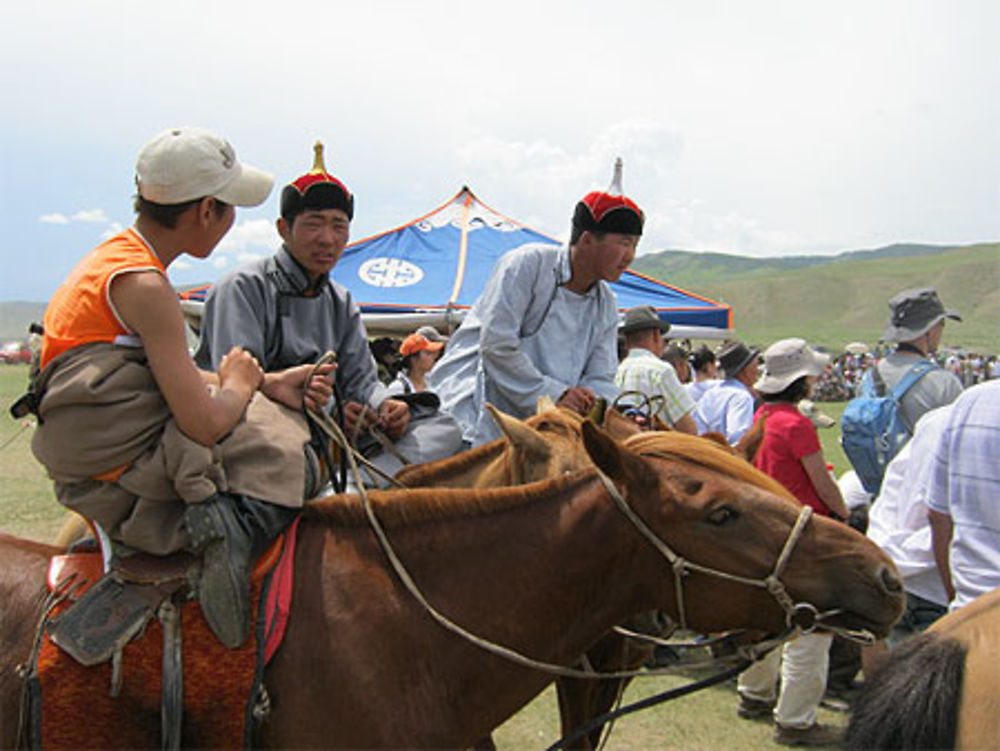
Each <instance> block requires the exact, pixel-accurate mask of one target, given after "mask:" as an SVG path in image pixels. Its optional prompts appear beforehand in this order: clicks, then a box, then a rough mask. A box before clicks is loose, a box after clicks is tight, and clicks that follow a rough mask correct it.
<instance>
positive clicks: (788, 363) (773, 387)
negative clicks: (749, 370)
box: [754, 338, 830, 394]
mask: <svg viewBox="0 0 1000 751" xmlns="http://www.w3.org/2000/svg"><path fill="white" fill-rule="evenodd" d="M829 362H830V356H829V355H824V354H822V353H820V352H816V351H815V350H814V349H812V348H811V347H810V346H809V345H808V344H806V341H805V339H797V338H796V339H782V340H780V341H777V342H775V343H774V344H772V345H771V346H770V347H768V348H767V349H766V350H764V368H763V371H762V374H761V376H760V378H759V379H758V380H757V383H755V384H754V388H755V389H757V390H758V391H759V392H760V393H762V394H777V393H780V392H782V391H784V390H785V389H786V388H788V387H789V386H790V385H791V384H792V383H793V382H794V381H795V380H796V379H799V378H801V377H802V376H818V375H821V374H822V373H823V370H824V369H825V368H826V366H827V365H828V364H829Z"/></svg>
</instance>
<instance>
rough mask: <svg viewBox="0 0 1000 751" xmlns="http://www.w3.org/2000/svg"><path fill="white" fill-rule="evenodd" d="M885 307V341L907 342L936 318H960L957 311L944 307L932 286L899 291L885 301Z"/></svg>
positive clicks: (925, 329)
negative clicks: (886, 303) (887, 314)
mask: <svg viewBox="0 0 1000 751" xmlns="http://www.w3.org/2000/svg"><path fill="white" fill-rule="evenodd" d="M889 310H890V311H891V313H890V315H889V322H888V323H887V324H886V327H885V332H884V333H883V334H882V339H883V340H885V341H887V342H911V341H913V340H914V339H919V338H920V337H922V336H923V335H924V334H926V333H927V332H928V331H930V330H931V328H932V327H933V326H935V325H936V324H937V323H938V321H941V320H943V319H945V318H951V319H953V320H955V321H961V320H962V316H960V315H959V314H958V311H957V310H945V307H944V305H942V304H941V299H940V298H939V297H938V295H937V292H936V291H935V290H934V288H933V287H922V288H920V289H908V290H905V291H903V292H900V293H899V294H898V295H896V296H895V297H893V298H892V299H891V300H889Z"/></svg>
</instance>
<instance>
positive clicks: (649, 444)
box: [622, 430, 799, 504]
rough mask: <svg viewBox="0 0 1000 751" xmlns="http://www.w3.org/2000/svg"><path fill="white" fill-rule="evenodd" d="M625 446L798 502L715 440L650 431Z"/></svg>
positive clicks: (639, 434)
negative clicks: (669, 456)
mask: <svg viewBox="0 0 1000 751" xmlns="http://www.w3.org/2000/svg"><path fill="white" fill-rule="evenodd" d="M622 445H624V446H626V447H627V448H629V449H631V450H632V451H635V452H636V453H638V454H645V455H652V454H670V455H671V456H676V457H677V458H678V459H682V460H684V461H690V462H694V463H695V464H700V465H702V466H704V467H707V468H708V469H712V470H715V471H716V472H721V473H722V474H724V475H726V476H728V477H732V478H733V479H734V480H740V481H742V482H746V483H749V484H750V485H753V486H754V487H757V488H761V489H762V490H766V491H767V492H769V493H773V494H774V495H776V496H778V497H780V498H783V499H785V500H791V501H795V503H796V504H798V503H799V502H798V501H797V500H795V497H794V496H793V495H792V494H791V493H789V492H788V490H787V489H786V488H785V486H784V485H782V484H781V483H780V482H778V481H777V480H775V479H774V478H772V477H769V476H768V475H766V474H764V473H763V472H761V471H760V470H759V469H757V468H756V467H754V466H753V465H752V464H750V463H749V462H747V461H746V460H745V459H742V458H740V457H738V456H735V455H733V453H732V451H731V450H729V449H728V447H723V446H720V445H719V444H718V443H716V442H715V441H713V440H710V439H706V438H703V437H701V436H695V435H689V434H687V433H682V432H680V431H677V430H672V431H649V432H645V433H636V434H635V435H633V436H629V437H628V438H626V439H625V440H624V441H623V442H622Z"/></svg>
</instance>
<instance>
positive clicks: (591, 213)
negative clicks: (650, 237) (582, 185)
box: [573, 191, 646, 235]
mask: <svg viewBox="0 0 1000 751" xmlns="http://www.w3.org/2000/svg"><path fill="white" fill-rule="evenodd" d="M645 220H646V217H645V215H644V214H643V213H642V209H640V208H639V206H638V204H636V202H635V201H633V200H632V199H631V198H627V197H626V196H622V195H615V194H613V193H602V192H601V191H594V192H593V193H588V194H587V195H585V196H584V197H583V200H581V201H580V202H579V203H578V204H577V205H576V209H575V210H574V211H573V226H574V227H576V228H578V229H581V230H590V231H591V232H617V233H619V234H622V235H641V234H642V225H643V222H644V221H645Z"/></svg>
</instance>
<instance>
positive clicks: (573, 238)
mask: <svg viewBox="0 0 1000 751" xmlns="http://www.w3.org/2000/svg"><path fill="white" fill-rule="evenodd" d="M584 232H590V234H592V235H593V236H594V237H596V238H597V239H598V240H600V239H601V238H603V237H604V236H605V235H606V234H608V233H607V232H598V231H596V230H587V229H584V228H583V227H578V226H576V225H573V228H572V230H571V231H570V233H569V244H570V245H576V244H577V243H578V242H580V238H581V237H583V233H584Z"/></svg>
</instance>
